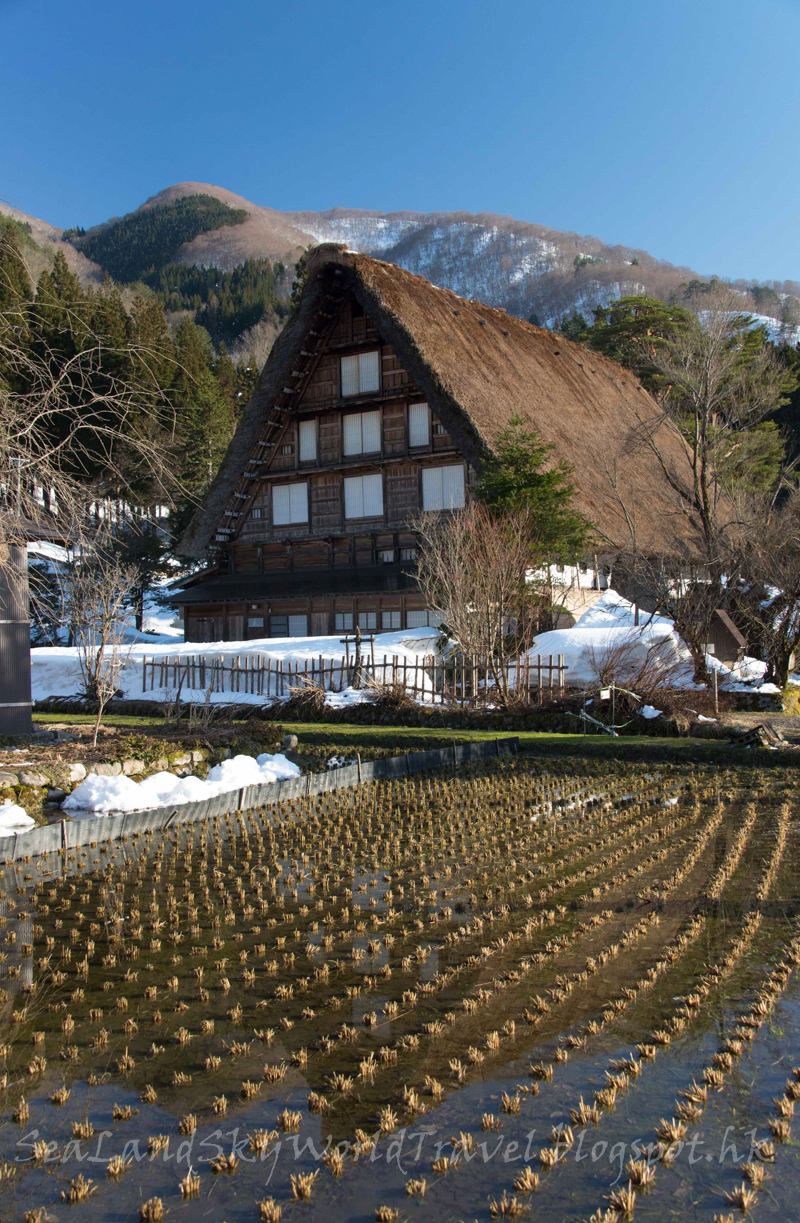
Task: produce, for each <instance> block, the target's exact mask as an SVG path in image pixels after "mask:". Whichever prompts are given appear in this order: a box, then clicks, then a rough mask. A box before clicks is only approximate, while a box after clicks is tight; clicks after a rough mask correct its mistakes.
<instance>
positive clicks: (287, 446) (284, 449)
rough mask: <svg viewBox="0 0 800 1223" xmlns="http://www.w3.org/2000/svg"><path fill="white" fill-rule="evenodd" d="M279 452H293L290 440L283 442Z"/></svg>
mask: <svg viewBox="0 0 800 1223" xmlns="http://www.w3.org/2000/svg"><path fill="white" fill-rule="evenodd" d="M281 454H294V446H293V445H292V443H291V442H285V443H284V445H283V446H281Z"/></svg>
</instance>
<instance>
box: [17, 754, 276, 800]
mask: <svg viewBox="0 0 800 1223" xmlns="http://www.w3.org/2000/svg"><path fill="white" fill-rule="evenodd" d="M299 773H300V769H299V767H298V765H296V764H294V763H293V762H292V761H291V760H287V759H286V757H285V756H283V755H280V754H278V755H275V756H270V755H268V753H266V752H264V753H262V755H260V756H256V757H255V759H254V758H253V757H252V756H234V757H233V758H232V759H231V760H223V761H222V763H221V764H218V765H215V766H214V768H213V769H209V770H208V776H207V777H206V779H205V781H203V780H201V778H199V777H176V776H175V774H174V773H154V774H153V776H152V777H146V778H145V779H144V781H139V782H136V781H133V780H132V779H131V778H130V777H124V776H119V777H98V776H97V774H96V773H90V774H89V776H88V777H87V778H86V780H85V781H82V782H81V784H80V785H79V786H76V788H75V789H74V790H73V791H72V793H71V794H70V795H69V797H68V798H66V799H65V800H64V802H63V804H62V807H63V810H64V811H69V812H70V813H74V814H81V813H84V814H85V813H89V812H91V813H92V814H94V815H107V814H108V813H109V811H114V812H117V811H120V812H122V811H147V810H148V809H150V808H152V807H163V806H167V805H172V804H173V803H174V804H175V805H176V806H177V805H178V804H182V803H197V802H202V801H203V800H204V799H207V798H215V797H216V796H217V795H218V794H227V793H228V792H229V791H231V790H240V789H242V788H243V787H244V786H263V785H268V784H270V783H271V782H275V781H284V780H285V779H286V778H287V777H297V776H298V775H299ZM1 814H2V812H0V815H1Z"/></svg>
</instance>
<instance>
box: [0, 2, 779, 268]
mask: <svg viewBox="0 0 800 1223" xmlns="http://www.w3.org/2000/svg"><path fill="white" fill-rule="evenodd" d="M799 47H800V0H758V2H757V3H752V0H751V2H750V3H743V2H742V0H669V2H668V3H666V2H662V3H655V0H644V3H643V2H642V0H636V2H633V0H605V2H604V3H597V0H560V2H559V3H557V4H553V3H552V0H548V2H547V3H542V2H540V0H527V2H518V0H499V3H498V2H497V0H495V3H486V2H485V0H484V2H482V3H477V2H475V0H425V2H422V0H404V2H403V3H397V2H395V0H382V2H379V3H377V4H375V3H374V2H372V3H366V2H364V0H338V2H336V3H331V2H330V0H328V2H325V3H323V2H321V0H288V3H287V2H286V0H282V2H281V3H276V2H274V0H228V3H227V4H219V3H215V4H211V3H208V0H191V2H189V0H157V2H156V0H135V2H134V3H130V2H129V3H127V4H124V5H123V4H120V3H113V2H112V3H111V4H108V3H104V2H102V0H70V2H69V3H64V0H0V107H2V113H3V115H4V123H3V136H2V141H0V197H2V198H3V199H4V200H6V201H7V202H9V203H13V204H15V205H17V206H18V207H20V208H22V209H23V210H24V211H26V212H29V213H33V214H34V215H37V216H41V217H44V218H45V219H46V220H48V221H51V222H52V223H53V224H56V225H60V226H67V225H76V224H82V225H87V226H88V225H91V224H95V223H97V222H98V221H101V220H105V219H106V218H108V217H109V216H113V215H120V214H122V213H125V212H128V211H131V210H132V209H133V208H135V207H137V206H138V205H139V204H140V203H142V201H143V200H144V199H146V198H147V197H148V196H150V195H153V194H154V193H155V192H156V191H159V190H160V189H161V188H163V187H166V186H168V185H169V184H171V183H174V182H180V181H182V180H199V181H203V182H212V183H216V184H218V185H220V186H224V187H227V188H229V189H230V190H232V191H236V192H238V193H239V194H241V195H244V196H246V197H247V198H248V199H250V200H253V201H254V202H256V203H259V204H266V205H269V206H271V207H273V208H280V209H324V208H330V207H333V206H336V205H339V206H345V207H359V208H378V209H389V210H396V209H415V210H419V211H422V212H428V211H433V210H446V211H449V210H458V209H464V210H467V211H470V212H483V211H487V212H499V213H504V214H509V215H512V216H515V217H517V218H520V219H522V220H526V221H537V222H540V223H542V224H545V225H551V226H553V227H554V228H557V229H567V230H575V231H577V232H578V233H582V234H591V235H594V236H597V237H599V238H602V239H603V240H604V241H606V242H611V243H615V242H621V243H626V244H628V245H631V246H637V247H643V248H644V249H646V250H649V251H650V252H651V254H653V255H656V256H657V257H660V258H663V259H668V260H670V261H671V262H673V263H678V264H686V265H687V266H689V267H693V268H694V269H695V270H697V271H700V272H703V273H711V272H715V273H717V274H718V275H721V276H727V277H738V276H746V277H754V278H758V279H772V278H775V279H785V278H792V279H800V227H798V199H800V157H798V155H797V145H798V130H799V123H798V121H799V120H800V73H798V48H799Z"/></svg>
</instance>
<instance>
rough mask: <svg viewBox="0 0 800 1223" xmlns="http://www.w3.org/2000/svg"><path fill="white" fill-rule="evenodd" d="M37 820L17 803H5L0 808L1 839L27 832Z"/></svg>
mask: <svg viewBox="0 0 800 1223" xmlns="http://www.w3.org/2000/svg"><path fill="white" fill-rule="evenodd" d="M35 823H36V820H35V819H34V818H33V816H31V815H28V813H27V811H26V810H25V809H24V808H23V807H18V806H17V804H16V803H5V804H4V805H3V806H2V807H0V837H12V836H13V835H14V833H15V832H27V830H28V829H29V828H33V826H34V824H35Z"/></svg>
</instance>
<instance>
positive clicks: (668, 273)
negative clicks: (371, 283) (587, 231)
mask: <svg viewBox="0 0 800 1223" xmlns="http://www.w3.org/2000/svg"><path fill="white" fill-rule="evenodd" d="M196 194H205V195H212V196H214V197H215V198H217V199H220V200H223V201H224V202H225V203H227V204H229V205H230V206H231V207H234V208H243V209H245V211H246V212H247V214H248V215H247V219H246V221H245V222H244V223H243V224H241V225H229V226H223V227H222V228H221V229H215V230H211V231H209V232H207V233H203V234H200V235H199V236H198V237H197V238H195V239H194V240H193V241H192V242H188V243H186V244H185V245H184V246H183V247H182V248H181V249H180V251H179V252H178V254H177V259H178V261H179V262H181V263H186V264H194V265H200V266H211V265H213V266H216V267H219V268H222V269H223V270H230V269H232V268H234V267H236V266H237V265H238V264H240V263H243V262H244V261H245V259H252V258H267V259H273V260H278V259H280V260H283V261H285V262H287V264H288V265H289V266H291V263H293V262H294V260H295V259H296V258H297V256H298V255H299V254H300V252H301V251H302V249H303V248H304V247H308V246H313V245H317V244H318V243H320V242H343V243H346V245H347V246H349V247H351V248H352V249H354V250H359V251H364V252H367V253H369V254H374V255H377V256H378V257H380V258H382V259H387V260H389V261H390V262H392V263H398V264H400V266H401V267H405V268H408V270H409V271H412V272H415V273H417V274H418V275H421V276H425V277H426V278H427V279H428V280H430V281H431V282H432V283H433V284H436V285H441V286H442V287H443V288H449V289H453V290H454V291H455V292H456V293H460V294H461V295H462V296H464V297H472V298H477V299H479V300H481V301H485V302H487V303H489V304H490V305H494V306H501V307H503V308H505V309H506V310H508V311H509V313H511V314H516V315H519V316H520V317H522V318H531V319H533V320H534V321H536V322H539V323H541V324H542V325H544V326H552V325H553V324H554V323H555V322H556V321H557V320H559V319H561V318H563V316H564V315H567V314H571V313H572V312H573V311H574V310H578V311H580V312H581V313H583V314H585V315H586V317H587V318H591V312H592V310H593V309H594V308H595V307H596V306H598V305H605V304H607V303H608V302H609V301H612V300H613V299H614V298H617V297H620V296H622V295H623V294H628V293H650V294H652V295H653V296H655V297H661V298H665V299H669V298H670V297H671V296H672V295H673V294H676V293H680V292H681V289H682V286H683V285H685V284H686V283H687V282H689V281H691V280H694V279H695V278H697V273H695V272H693V271H691V269H689V268H685V267H677V266H675V265H674V264H671V263H667V262H665V261H663V260H659V259H655V258H654V257H653V256H652V255H649V254H648V253H647V251H642V250H637V249H634V248H632V247H626V246H611V245H609V244H607V243H604V242H602V241H601V240H600V239H599V238H595V237H586V236H582V235H580V234H576V233H571V232H568V231H563V230H557V229H550V228H548V227H547V226H545V225H537V224H533V223H531V222H528V221H519V220H516V219H515V218H514V217H507V216H500V215H498V214H496V213H469V212H432V213H424V212H378V211H368V210H364V209H359V208H332V209H329V210H328V211H325V212H279V211H277V210H276V209H273V208H267V207H264V206H262V205H260V204H253V203H251V201H249V200H247V199H245V198H244V197H243V196H240V195H236V194H235V193H234V192H232V191H229V190H227V189H226V188H224V187H219V186H216V185H214V184H210V183H199V182H182V183H176V184H174V185H173V186H171V187H167V188H165V189H164V190H163V191H159V192H158V193H157V194H156V195H154V196H151V197H150V199H148V200H146V201H145V203H144V204H142V205H141V209H149V208H154V207H158V206H159V205H164V204H169V203H172V202H174V201H175V200H177V199H181V198H183V197H185V196H188V195H196ZM26 219H27V220H28V221H30V222H31V223H32V225H33V226H34V227H35V226H37V225H40V226H44V227H45V228H46V229H47V231H48V233H47V237H48V239H49V241H50V244H51V245H53V244H56V245H60V246H67V245H68V244H66V243H63V242H60V231H58V230H54V229H53V227H52V226H46V224H45V223H44V222H37V221H36V219H35V218H26ZM43 237H44V233H42V234H38V233H37V234H36V238H37V240H40V241H41V239H42V238H43ZM69 249H70V253H71V256H74V255H75V254H76V252H73V251H72V248H69ZM88 267H89V268H94V265H88ZM80 270H81V271H83V272H84V275H85V274H86V271H88V269H80ZM745 287H746V286H745V285H744V282H742V288H745ZM776 287H777V286H776ZM787 293H789V294H792V295H793V296H794V297H795V298H798V297H800V285H796V284H793V283H791V282H785V284H784V286H783V290H782V291H781V292H780V293H773V294H772V297H773V299H774V302H775V304H776V314H775V315H774V316H772V317H771V319H770V322H771V327H772V329H773V330H775V329H776V328H777V329H778V330H780V319H779V317H778V316H779V315H780V314H781V313H785V311H784V310H783V307H782V301H785V298H786V294H787ZM796 307H797V311H798V314H800V302H797V303H796ZM743 308H746V306H745V307H743ZM793 321H795V322H796V321H797V320H796V319H795V320H793Z"/></svg>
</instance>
